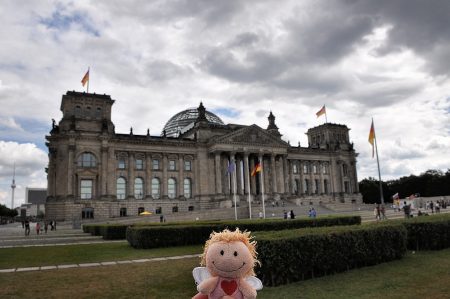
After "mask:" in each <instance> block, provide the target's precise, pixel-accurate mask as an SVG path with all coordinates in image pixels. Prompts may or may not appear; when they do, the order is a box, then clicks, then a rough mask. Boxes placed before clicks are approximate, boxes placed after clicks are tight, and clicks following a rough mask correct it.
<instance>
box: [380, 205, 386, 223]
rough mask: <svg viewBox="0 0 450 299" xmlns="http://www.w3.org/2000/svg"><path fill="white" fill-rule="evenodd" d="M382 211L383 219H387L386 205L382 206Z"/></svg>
mask: <svg viewBox="0 0 450 299" xmlns="http://www.w3.org/2000/svg"><path fill="white" fill-rule="evenodd" d="M380 211H381V219H383V220H384V219H387V217H386V207H385V206H384V205H382V206H381V209H380Z"/></svg>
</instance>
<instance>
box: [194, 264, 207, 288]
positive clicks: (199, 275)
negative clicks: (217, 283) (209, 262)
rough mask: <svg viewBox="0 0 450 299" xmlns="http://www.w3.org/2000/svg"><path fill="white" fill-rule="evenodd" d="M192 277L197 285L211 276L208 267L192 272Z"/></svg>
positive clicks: (196, 268) (198, 268) (197, 268)
mask: <svg viewBox="0 0 450 299" xmlns="http://www.w3.org/2000/svg"><path fill="white" fill-rule="evenodd" d="M192 276H194V280H195V283H196V284H200V283H201V282H202V281H203V280H205V279H207V278H210V277H211V274H209V271H208V269H206V267H195V268H194V270H192Z"/></svg>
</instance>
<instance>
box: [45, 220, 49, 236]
mask: <svg viewBox="0 0 450 299" xmlns="http://www.w3.org/2000/svg"><path fill="white" fill-rule="evenodd" d="M47 230H48V221H47V220H45V221H44V231H45V234H47Z"/></svg>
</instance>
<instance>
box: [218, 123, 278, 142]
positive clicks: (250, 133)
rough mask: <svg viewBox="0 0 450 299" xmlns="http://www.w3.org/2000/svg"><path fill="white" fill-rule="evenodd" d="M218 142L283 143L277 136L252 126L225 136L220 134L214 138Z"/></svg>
mask: <svg viewBox="0 0 450 299" xmlns="http://www.w3.org/2000/svg"><path fill="white" fill-rule="evenodd" d="M216 142H218V143H251V144H266V145H277V146H279V145H285V143H284V141H282V140H278V138H277V137H275V136H272V135H270V134H269V133H267V132H265V131H264V130H262V129H260V128H258V127H256V126H252V127H247V128H244V129H241V130H238V131H236V132H233V133H231V134H229V135H227V136H222V137H221V138H218V139H217V140H216Z"/></svg>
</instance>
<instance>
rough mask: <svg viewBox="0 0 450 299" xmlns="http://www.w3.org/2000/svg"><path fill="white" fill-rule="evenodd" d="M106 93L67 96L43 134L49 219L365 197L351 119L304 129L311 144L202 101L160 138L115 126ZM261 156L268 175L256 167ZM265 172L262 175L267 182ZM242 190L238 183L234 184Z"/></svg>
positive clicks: (170, 124)
mask: <svg viewBox="0 0 450 299" xmlns="http://www.w3.org/2000/svg"><path fill="white" fill-rule="evenodd" d="M113 104H114V100H112V99H111V97H110V96H108V95H99V94H91V93H80V92H74V91H73V92H70V91H69V92H67V93H66V94H65V95H63V97H62V102H61V111H62V113H63V116H62V119H61V120H60V121H59V123H58V124H56V122H55V121H53V128H52V130H51V132H50V135H48V136H46V139H47V141H48V142H47V146H48V150H49V164H48V172H47V174H48V197H47V205H46V211H47V217H48V218H52V219H59V220H72V219H79V218H83V219H89V218H95V219H99V218H111V217H121V216H130V215H138V214H139V213H140V212H142V211H144V210H146V211H152V212H156V213H165V214H167V213H176V212H189V211H198V210H204V209H213V208H221V207H223V208H230V207H232V205H233V200H234V197H233V194H234V192H233V190H236V192H235V194H236V200H237V204H238V205H239V206H245V205H248V201H249V200H250V201H251V202H253V204H257V203H259V202H260V201H261V198H262V192H261V190H264V198H265V200H266V201H270V202H272V201H278V200H288V201H292V202H296V203H298V204H299V203H300V202H314V203H319V202H326V203H328V202H336V203H339V202H344V203H351V202H361V195H360V194H359V190H358V181H357V174H356V157H357V154H356V153H355V151H354V149H353V144H352V143H350V140H349V133H348V132H349V129H348V128H347V127H346V126H345V125H338V124H331V123H326V124H323V125H320V126H317V127H315V128H311V129H309V130H308V132H307V133H306V134H307V136H308V143H309V144H308V146H307V147H301V146H300V145H299V146H291V145H290V144H289V143H287V142H285V141H283V140H282V138H281V136H282V135H281V134H280V132H279V130H278V127H277V126H276V124H275V116H274V115H273V114H272V112H271V113H270V115H269V116H268V121H269V123H268V127H267V129H264V128H261V127H259V126H257V125H249V126H247V125H238V124H224V123H223V122H222V120H221V119H220V118H219V117H218V116H216V115H214V114H213V113H211V112H209V111H206V109H205V108H204V106H203V104H200V106H199V107H198V108H197V109H187V110H184V111H182V112H180V113H178V114H176V115H175V116H174V117H172V118H171V119H170V120H169V121H168V122H167V124H166V125H165V127H164V130H163V133H162V134H161V135H160V136H151V135H150V134H149V131H147V134H146V135H135V134H133V130H132V129H130V132H129V133H128V134H118V133H116V132H115V129H114V124H113V122H112V121H111V109H112V105H113ZM258 161H262V163H261V165H262V172H260V173H257V174H256V175H255V176H252V175H251V173H252V170H253V169H254V168H255V165H256V164H257V163H258ZM261 178H263V179H261ZM234 188H235V189H234Z"/></svg>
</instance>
